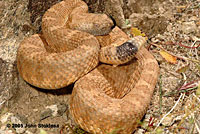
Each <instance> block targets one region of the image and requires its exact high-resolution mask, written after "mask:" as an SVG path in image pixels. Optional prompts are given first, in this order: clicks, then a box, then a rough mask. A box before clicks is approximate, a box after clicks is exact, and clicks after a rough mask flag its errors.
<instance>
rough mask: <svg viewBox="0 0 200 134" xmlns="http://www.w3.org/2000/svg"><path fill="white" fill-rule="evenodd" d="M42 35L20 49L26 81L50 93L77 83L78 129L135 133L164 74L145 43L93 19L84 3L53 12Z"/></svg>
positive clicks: (104, 19)
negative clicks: (159, 77)
mask: <svg viewBox="0 0 200 134" xmlns="http://www.w3.org/2000/svg"><path fill="white" fill-rule="evenodd" d="M42 32H43V34H42V35H40V34H35V35H32V36H30V37H28V38H26V39H24V41H22V42H21V43H20V46H19V48H18V52H17V68H18V71H19V73H20V75H21V76H22V78H23V79H24V80H25V81H27V82H28V83H30V84H31V85H34V86H36V87H39V88H44V89H59V88H62V87H65V86H67V85H69V84H71V83H73V82H75V85H74V89H73V91H72V95H71V99H70V113H71V115H72V117H73V118H74V120H75V122H76V123H77V124H79V125H80V126H81V127H82V128H83V129H85V130H86V131H88V132H91V133H95V134H106V133H108V132H112V131H116V133H121V134H129V133H132V132H133V131H134V130H135V129H136V127H137V125H138V121H139V120H140V119H141V118H142V116H143V115H144V114H145V112H146V110H147V108H148V105H149V103H150V99H151V97H152V94H153V91H154V88H155V85H156V82H157V78H158V74H159V67H158V64H157V61H156V60H155V59H154V57H153V56H152V55H151V54H150V53H149V52H148V51H147V50H146V49H145V48H144V47H143V45H144V44H145V42H146V40H145V39H144V37H141V36H138V37H134V38H132V39H130V38H129V37H128V36H127V35H126V34H125V33H124V32H123V31H122V30H121V29H119V28H118V27H117V26H114V24H113V21H112V20H111V19H110V18H109V17H108V16H107V15H105V14H94V13H88V7H87V5H86V4H85V3H84V2H83V1H81V0H64V1H61V2H60V3H58V4H56V5H54V6H52V7H51V8H50V9H49V10H47V11H46V12H45V14H44V16H43V18H42ZM136 52H137V53H136ZM99 61H100V62H101V63H100V64H99ZM111 64H114V65H118V66H117V67H116V66H113V65H111Z"/></svg>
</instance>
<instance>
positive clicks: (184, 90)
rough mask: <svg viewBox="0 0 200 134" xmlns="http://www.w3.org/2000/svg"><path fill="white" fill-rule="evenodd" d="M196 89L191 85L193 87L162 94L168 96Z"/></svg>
mask: <svg viewBox="0 0 200 134" xmlns="http://www.w3.org/2000/svg"><path fill="white" fill-rule="evenodd" d="M195 89H197V87H193V88H188V89H183V90H178V91H176V92H169V93H168V94H166V95H164V97H168V96H171V95H173V94H177V93H186V92H188V91H191V90H195Z"/></svg>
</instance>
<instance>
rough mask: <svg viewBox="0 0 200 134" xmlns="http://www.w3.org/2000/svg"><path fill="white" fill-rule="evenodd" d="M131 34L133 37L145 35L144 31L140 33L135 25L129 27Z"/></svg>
mask: <svg viewBox="0 0 200 134" xmlns="http://www.w3.org/2000/svg"><path fill="white" fill-rule="evenodd" d="M131 35H132V36H133V37H135V36H143V37H145V36H146V35H145V34H144V33H142V32H141V31H140V30H139V29H137V28H135V27H132V28H131Z"/></svg>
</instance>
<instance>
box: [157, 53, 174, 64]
mask: <svg viewBox="0 0 200 134" xmlns="http://www.w3.org/2000/svg"><path fill="white" fill-rule="evenodd" d="M160 55H161V56H162V57H163V58H164V59H165V60H166V61H167V62H169V63H172V64H176V63H177V60H176V57H174V56H172V55H171V54H169V53H167V52H166V51H163V50H161V51H160Z"/></svg>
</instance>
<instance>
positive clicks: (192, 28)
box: [179, 21, 197, 34]
mask: <svg viewBox="0 0 200 134" xmlns="http://www.w3.org/2000/svg"><path fill="white" fill-rule="evenodd" d="M179 28H180V30H181V31H183V32H184V33H185V34H189V33H196V32H197V26H196V24H195V22H194V21H190V22H183V23H182V24H181V25H180V27H179Z"/></svg>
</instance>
